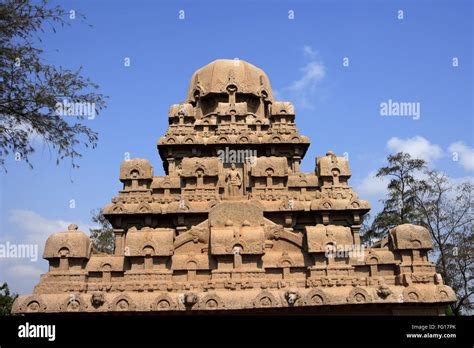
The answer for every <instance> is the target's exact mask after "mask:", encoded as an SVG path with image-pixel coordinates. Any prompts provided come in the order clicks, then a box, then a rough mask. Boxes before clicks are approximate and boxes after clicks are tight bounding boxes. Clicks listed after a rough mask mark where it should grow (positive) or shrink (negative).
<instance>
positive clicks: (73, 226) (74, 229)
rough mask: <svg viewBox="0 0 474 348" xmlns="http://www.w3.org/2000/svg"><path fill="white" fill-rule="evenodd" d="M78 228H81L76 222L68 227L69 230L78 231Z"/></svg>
mask: <svg viewBox="0 0 474 348" xmlns="http://www.w3.org/2000/svg"><path fill="white" fill-rule="evenodd" d="M78 228H79V227H77V225H76V224H70V225H69V226H68V227H67V229H68V230H69V231H77V229H78Z"/></svg>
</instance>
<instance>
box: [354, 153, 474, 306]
mask: <svg viewBox="0 0 474 348" xmlns="http://www.w3.org/2000/svg"><path fill="white" fill-rule="evenodd" d="M377 176H378V177H389V178H390V182H389V184H388V197H387V199H385V200H384V201H383V203H384V207H383V210H382V212H380V213H379V214H377V215H376V216H375V219H374V221H373V223H372V224H371V225H370V227H369V226H368V224H366V223H365V222H364V225H363V226H362V227H363V228H362V230H361V231H365V234H363V236H362V238H363V240H365V241H372V239H373V238H381V237H383V236H386V234H387V232H388V230H389V229H390V228H393V227H395V226H396V225H399V224H403V223H411V224H418V225H422V226H424V227H426V228H427V229H428V231H429V232H430V234H431V237H432V239H433V241H434V252H435V254H434V255H435V257H436V258H437V261H436V266H437V272H439V273H440V274H441V276H442V277H443V279H444V281H445V283H446V284H447V285H449V286H451V287H452V288H453V290H454V291H455V293H456V296H457V302H456V303H455V304H453V305H452V306H450V308H449V313H452V314H454V315H459V314H462V313H468V312H469V311H472V310H473V309H474V308H473V307H474V299H473V297H474V257H473V254H474V231H473V229H474V217H473V213H472V197H473V185H472V183H470V182H462V183H458V184H456V183H454V182H453V180H451V179H450V178H449V177H448V176H447V175H446V174H444V173H441V172H438V171H435V170H431V169H429V168H428V167H427V165H426V163H425V162H424V161H423V160H420V159H413V158H411V156H410V155H409V154H406V153H397V154H396V155H390V156H388V166H386V167H383V168H381V169H380V170H379V171H378V172H377Z"/></svg>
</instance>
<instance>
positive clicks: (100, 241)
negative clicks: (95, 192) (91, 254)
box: [90, 209, 115, 254]
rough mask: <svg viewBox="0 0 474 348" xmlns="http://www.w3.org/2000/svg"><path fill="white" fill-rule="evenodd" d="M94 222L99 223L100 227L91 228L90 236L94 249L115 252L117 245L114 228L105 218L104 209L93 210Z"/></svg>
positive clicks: (101, 251)
mask: <svg viewBox="0 0 474 348" xmlns="http://www.w3.org/2000/svg"><path fill="white" fill-rule="evenodd" d="M91 214H92V222H94V223H95V224H98V225H99V227H98V228H91V229H90V238H91V240H92V246H93V248H94V251H96V252H100V253H107V254H113V252H114V247H115V236H114V229H113V227H112V225H111V224H110V222H109V221H108V220H107V219H106V218H105V216H104V215H103V213H102V210H101V209H99V210H96V211H92V212H91Z"/></svg>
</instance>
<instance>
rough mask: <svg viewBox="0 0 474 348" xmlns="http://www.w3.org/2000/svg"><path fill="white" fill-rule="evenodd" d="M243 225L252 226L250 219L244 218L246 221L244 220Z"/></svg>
mask: <svg viewBox="0 0 474 348" xmlns="http://www.w3.org/2000/svg"><path fill="white" fill-rule="evenodd" d="M242 226H245V227H248V226H250V222H249V221H248V220H244V222H242Z"/></svg>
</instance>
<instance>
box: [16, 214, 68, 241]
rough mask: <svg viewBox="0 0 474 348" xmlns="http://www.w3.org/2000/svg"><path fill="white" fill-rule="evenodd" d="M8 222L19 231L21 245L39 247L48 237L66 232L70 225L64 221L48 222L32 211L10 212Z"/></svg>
mask: <svg viewBox="0 0 474 348" xmlns="http://www.w3.org/2000/svg"><path fill="white" fill-rule="evenodd" d="M9 220H10V223H11V224H12V225H13V226H16V227H17V229H18V230H19V231H18V232H19V233H18V235H19V236H21V237H22V242H23V243H38V244H40V246H41V245H43V244H44V242H46V239H47V238H48V236H49V235H51V234H53V233H56V232H60V231H65V230H67V226H68V225H69V224H70V222H68V221H64V220H48V219H46V218H44V217H42V216H41V215H39V214H38V213H36V212H34V211H31V210H21V209H13V210H10V218H9Z"/></svg>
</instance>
